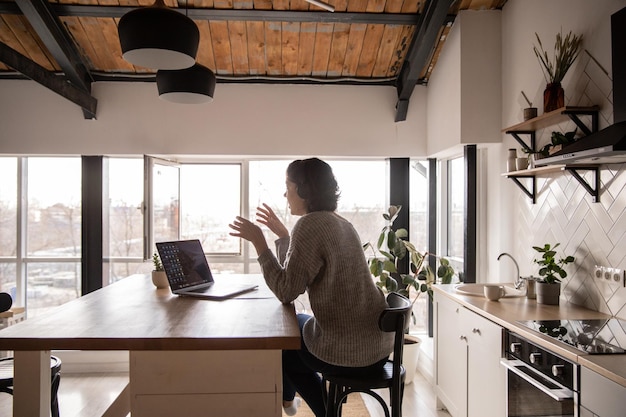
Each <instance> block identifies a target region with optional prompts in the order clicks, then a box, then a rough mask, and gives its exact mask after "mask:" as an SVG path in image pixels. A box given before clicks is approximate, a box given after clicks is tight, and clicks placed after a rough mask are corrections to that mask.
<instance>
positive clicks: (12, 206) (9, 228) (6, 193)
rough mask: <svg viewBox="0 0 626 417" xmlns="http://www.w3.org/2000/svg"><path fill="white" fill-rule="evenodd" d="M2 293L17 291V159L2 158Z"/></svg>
mask: <svg viewBox="0 0 626 417" xmlns="http://www.w3.org/2000/svg"><path fill="white" fill-rule="evenodd" d="M0 178H2V187H0V259H3V260H4V259H6V261H7V262H2V263H0V291H1V292H8V293H12V295H13V297H14V298H15V291H16V277H17V271H16V269H15V268H16V264H15V260H16V250H17V213H18V212H17V201H18V200H17V158H0Z"/></svg>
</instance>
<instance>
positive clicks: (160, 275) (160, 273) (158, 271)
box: [152, 252, 169, 289]
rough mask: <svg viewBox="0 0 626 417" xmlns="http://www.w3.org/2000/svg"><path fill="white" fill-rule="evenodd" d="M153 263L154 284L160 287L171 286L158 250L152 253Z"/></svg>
mask: <svg viewBox="0 0 626 417" xmlns="http://www.w3.org/2000/svg"><path fill="white" fill-rule="evenodd" d="M152 265H153V266H154V269H153V270H152V283H153V284H154V286H155V287H157V288H159V289H162V288H167V287H169V283H168V282H167V275H165V270H164V269H163V264H162V263H161V258H159V254H158V253H156V252H154V253H153V254H152Z"/></svg>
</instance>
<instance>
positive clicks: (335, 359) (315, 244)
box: [230, 158, 393, 417]
mask: <svg viewBox="0 0 626 417" xmlns="http://www.w3.org/2000/svg"><path fill="white" fill-rule="evenodd" d="M286 185H287V191H286V192H285V197H286V198H287V202H288V204H289V208H290V210H291V214H293V215H296V216H302V217H301V218H300V219H298V221H297V222H296V224H295V226H294V227H293V230H292V233H291V236H290V235H289V231H288V230H287V228H286V227H285V226H284V225H283V224H282V223H281V221H280V220H279V219H278V217H277V216H276V215H275V214H274V212H273V210H272V209H271V208H270V207H269V206H267V205H265V204H264V205H263V207H259V208H258V209H257V221H258V222H259V223H261V224H263V225H265V226H267V227H268V228H269V229H270V230H271V231H272V232H274V233H275V234H276V235H277V236H278V240H276V242H275V243H276V252H277V255H278V258H277V257H275V256H274V254H273V253H272V251H271V250H270V249H269V247H268V244H267V242H266V240H265V237H264V236H263V232H262V231H261V228H260V227H259V226H257V225H255V224H254V223H252V222H250V221H249V220H247V219H244V218H242V217H237V218H236V220H235V221H234V222H233V223H232V224H230V227H231V228H232V229H233V230H234V232H231V235H233V236H238V237H241V238H243V239H246V240H248V241H250V242H251V243H252V244H253V245H254V247H255V249H256V251H257V254H258V261H259V264H260V265H261V269H262V271H263V276H264V278H265V281H266V282H267V285H268V287H269V288H270V289H271V290H272V292H273V293H274V294H275V295H276V297H277V298H278V299H279V300H280V301H281V302H283V303H290V302H292V301H293V300H295V299H296V297H298V295H300V294H302V293H304V291H307V292H308V295H309V301H310V303H311V310H312V311H313V317H311V316H308V315H305V314H298V322H299V324H300V331H301V334H302V345H301V349H300V350H294V351H284V352H283V407H284V409H285V412H286V413H287V414H288V415H294V414H295V413H296V411H297V407H298V405H299V398H295V394H296V392H298V393H299V394H300V396H301V397H302V398H303V399H304V401H306V402H307V404H308V405H309V407H310V408H311V410H312V411H313V412H314V413H315V415H316V416H317V417H323V416H324V415H325V407H324V401H323V397H322V392H323V391H322V390H323V386H322V381H321V379H320V377H319V375H318V372H321V373H332V372H333V371H336V372H342V373H351V374H353V375H358V374H362V373H368V372H372V371H375V370H379V369H381V368H382V366H383V365H384V363H385V361H386V360H387V357H388V355H389V353H390V352H391V351H392V349H393V335H392V334H390V333H383V332H381V331H380V329H379V328H378V318H379V316H380V313H381V312H382V311H383V310H384V309H385V308H386V307H387V304H386V302H385V297H384V295H383V293H382V292H381V291H380V290H379V289H378V288H377V287H376V285H375V284H374V281H373V280H372V276H371V274H370V271H369V268H368V266H367V261H366V259H365V255H364V253H363V248H362V245H361V240H360V238H359V235H358V234H357V232H356V230H355V229H354V227H353V226H352V224H350V222H348V221H347V220H345V219H344V218H342V217H340V216H339V215H338V214H336V213H335V210H336V209H337V200H338V198H339V192H338V188H337V181H336V180H335V177H334V175H333V172H332V169H331V168H330V166H329V165H328V164H326V163H325V162H323V161H321V160H320V159H317V158H311V159H305V160H297V161H294V162H292V163H291V164H289V166H288V168H287V180H286Z"/></svg>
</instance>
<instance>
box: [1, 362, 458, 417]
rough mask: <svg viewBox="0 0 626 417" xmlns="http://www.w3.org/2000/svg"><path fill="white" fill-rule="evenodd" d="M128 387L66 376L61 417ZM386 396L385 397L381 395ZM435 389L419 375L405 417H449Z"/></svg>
mask: <svg viewBox="0 0 626 417" xmlns="http://www.w3.org/2000/svg"><path fill="white" fill-rule="evenodd" d="M127 383H128V375H127V374H123V373H121V374H120V373H110V374H74V375H72V374H63V376H62V377H61V385H60V388H59V409H60V415H61V417H100V416H102V413H103V412H104V411H105V410H106V409H107V407H108V406H109V404H110V403H112V402H113V400H114V399H115V398H116V397H117V395H118V394H119V393H120V392H121V391H122V389H123V388H124V387H125V386H126V384H127ZM381 394H382V395H385V394H384V393H381ZM364 400H365V402H366V405H367V406H368V408H369V409H370V414H371V417H383V416H384V414H383V412H382V410H381V409H380V406H378V403H376V402H373V403H372V402H370V401H369V398H368V397H367V396H365V398H364ZM435 408H436V407H435V395H434V392H433V388H432V386H431V385H430V384H429V383H428V382H427V381H426V380H425V379H424V377H422V375H421V374H419V373H417V374H416V376H415V380H414V381H413V383H411V384H409V385H407V386H406V388H405V392H404V402H403V407H402V413H403V415H404V416H405V417H415V416H419V417H449V416H450V415H449V414H448V413H446V412H444V411H437V410H435ZM12 411H13V403H12V397H11V396H10V395H9V394H4V393H0V416H11V415H12Z"/></svg>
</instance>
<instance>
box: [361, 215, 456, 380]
mask: <svg viewBox="0 0 626 417" xmlns="http://www.w3.org/2000/svg"><path fill="white" fill-rule="evenodd" d="M401 208H402V206H390V207H389V209H388V210H387V213H383V218H384V219H385V220H386V222H387V223H386V225H385V226H384V227H383V229H382V230H381V232H380V235H379V236H378V241H377V243H376V248H374V245H372V244H371V243H370V242H367V243H365V244H364V245H363V250H365V251H367V250H371V251H372V254H373V256H372V257H371V258H369V260H368V263H369V267H370V272H371V273H372V275H373V276H374V277H375V278H376V279H377V281H376V285H377V286H378V287H379V288H380V289H381V290H382V291H383V292H385V293H390V292H397V293H399V294H402V295H404V296H406V297H408V298H409V300H411V304H412V305H414V304H415V302H416V301H417V299H418V298H419V296H420V295H421V294H422V293H427V294H428V295H429V296H431V297H432V288H431V285H432V284H433V283H434V282H435V281H436V276H435V273H434V272H433V270H432V269H431V268H430V266H428V264H426V263H425V261H426V259H427V257H428V255H429V253H428V252H424V253H422V252H420V251H418V250H417V249H416V248H415V245H413V244H412V243H411V242H409V241H408V240H407V238H408V232H407V230H406V229H403V228H400V229H394V228H393V223H394V221H395V220H396V218H397V217H398V214H399V212H400V209H401ZM376 250H378V253H380V255H382V258H379V257H378V256H377V255H378V254H377V253H376ZM407 255H408V256H409V258H408V260H409V273H406V274H405V273H400V272H399V271H398V262H399V261H401V260H402V259H404V258H405V257H406V256H407ZM433 256H436V255H433ZM438 258H439V257H438ZM439 262H440V266H439V268H437V277H438V278H439V279H440V282H441V283H444V284H449V283H451V282H452V277H453V276H454V269H453V268H452V266H450V263H449V262H448V260H447V259H444V258H439ZM412 293H416V294H415V295H414V296H412ZM412 317H413V320H414V321H415V316H414V315H413V314H412ZM419 343H420V339H419V338H418V337H416V336H413V335H409V334H407V335H405V342H404V356H403V359H402V361H403V363H404V367H405V369H406V383H407V384H408V383H410V382H411V381H412V379H413V376H414V374H415V369H416V367H417V359H418V355H419V349H420V347H419Z"/></svg>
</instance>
